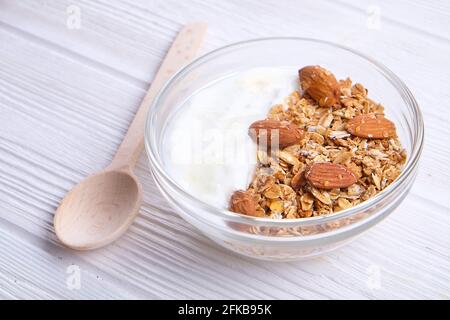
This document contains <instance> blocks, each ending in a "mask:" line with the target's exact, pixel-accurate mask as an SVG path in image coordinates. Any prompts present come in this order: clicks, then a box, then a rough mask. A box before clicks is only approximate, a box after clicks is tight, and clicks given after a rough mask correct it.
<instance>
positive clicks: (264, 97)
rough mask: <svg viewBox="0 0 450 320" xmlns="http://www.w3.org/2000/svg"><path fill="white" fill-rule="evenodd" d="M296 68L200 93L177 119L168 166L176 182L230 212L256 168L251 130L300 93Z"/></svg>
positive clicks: (245, 75)
mask: <svg viewBox="0 0 450 320" xmlns="http://www.w3.org/2000/svg"><path fill="white" fill-rule="evenodd" d="M292 70H295V69H293V68H289V69H269V68H258V69H251V70H248V71H245V72H241V73H238V74H235V75H232V76H230V77H227V78H224V79H221V80H219V81H217V82H214V83H212V84H211V85H209V86H206V87H204V88H202V89H201V90H199V91H198V92H196V93H195V94H194V95H193V96H192V97H191V98H190V99H189V100H188V101H186V103H185V104H184V105H182V106H181V107H180V111H179V112H178V113H177V114H176V115H175V117H174V118H173V119H172V120H171V122H170V124H169V126H168V128H167V131H166V132H167V134H166V136H165V140H166V141H165V144H164V145H165V150H164V162H165V167H166V168H167V170H168V172H169V174H170V175H171V176H172V178H173V179H174V180H175V181H176V182H177V183H178V184H179V185H180V186H181V187H182V188H184V189H185V190H186V191H188V192H189V193H190V194H192V195H193V196H195V197H197V198H199V199H200V200H202V201H204V202H206V203H209V204H211V205H213V206H216V207H219V208H227V207H228V200H229V197H230V195H231V193H232V192H233V191H235V190H238V189H246V188H247V187H248V184H249V183H250V181H251V179H252V175H253V171H254V167H255V163H256V145H255V143H253V141H252V140H251V139H250V137H249V136H248V127H249V125H250V124H251V123H252V122H254V121H256V120H261V119H265V118H266V115H267V112H268V111H269V109H270V107H271V106H273V105H274V104H279V103H284V99H285V98H286V97H287V96H288V95H289V94H290V93H292V91H294V90H296V89H297V88H298V82H297V81H298V80H297V76H296V74H295V72H293V71H292Z"/></svg>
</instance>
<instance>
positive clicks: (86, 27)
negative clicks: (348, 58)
mask: <svg viewBox="0 0 450 320" xmlns="http://www.w3.org/2000/svg"><path fill="white" fill-rule="evenodd" d="M192 20H204V21H208V22H209V24H210V30H209V34H208V38H207V41H206V44H205V46H204V50H203V52H207V51H209V50H211V49H214V48H217V47H220V46H222V45H225V44H229V43H232V42H236V41H241V40H246V39H251V38H257V37H267V36H307V37H314V38H320V39H325V40H330V41H333V42H337V43H341V44H344V45H347V46H350V47H353V48H355V49H357V50H360V51H362V52H364V53H366V54H367V55H369V56H372V57H373V58H375V59H376V60H379V61H381V62H382V63H384V64H385V65H387V66H388V67H389V68H390V69H391V70H393V71H394V72H395V73H396V74H397V75H398V76H399V77H400V78H402V79H403V80H404V81H405V82H406V84H407V85H408V86H409V87H410V89H411V90H412V92H413V94H414V95H415V96H416V98H417V100H418V102H419V104H420V105H421V108H422V111H423V114H424V118H425V124H426V130H425V135H426V138H425V149H424V152H423V156H422V160H421V164H420V169H419V174H418V177H417V180H416V182H415V184H414V187H413V188H412V190H411V192H410V194H409V195H408V197H407V198H406V199H405V201H404V202H403V203H402V204H401V206H400V207H399V208H398V209H397V210H396V212H394V213H393V214H392V215H391V216H390V217H389V218H387V219H385V220H384V221H383V222H382V223H380V224H378V225H377V226H376V227H374V228H373V229H371V230H370V231H369V232H367V233H366V234H365V235H363V236H362V237H361V238H359V239H358V240H357V241H355V242H353V243H352V244H350V245H348V246H346V247H344V248H342V249H340V250H338V251H336V252H333V253H330V254H328V255H326V256H323V257H320V258H317V259H314V260H310V261H303V262H290V263H273V262H262V261H256V260H252V259H249V258H243V257H240V256H236V255H234V254H232V253H230V252H228V251H225V250H224V249H221V248H219V247H217V246H216V245H214V244H213V243H211V241H209V240H208V239H207V238H205V237H204V236H203V235H201V234H200V233H199V232H197V231H196V230H195V229H194V228H193V227H191V226H190V225H189V224H187V223H186V222H185V221H183V220H182V219H181V218H179V217H178V216H177V215H176V214H175V213H174V212H173V211H172V209H171V208H170V207H169V206H168V204H167V203H166V201H165V200H164V199H163V198H162V196H161V195H160V193H159V191H158V190H157V189H156V187H155V185H154V183H153V181H152V178H151V177H150V174H149V172H148V167H147V161H146V160H145V156H144V155H143V156H142V158H141V161H140V164H139V166H138V169H137V172H138V175H139V177H140V179H141V180H142V182H143V184H144V189H145V202H144V205H143V206H142V210H141V213H140V215H139V217H138V219H137V220H136V222H135V223H134V224H133V226H132V227H131V229H130V231H129V232H128V233H127V234H126V235H125V236H124V237H123V238H122V239H120V240H119V241H118V242H116V243H115V244H113V245H111V246H109V247H107V248H104V249H100V250H97V251H93V252H85V253H79V252H73V251H70V250H67V249H65V248H63V247H61V246H60V245H59V244H58V242H57V240H56V238H55V235H54V232H53V226H52V219H53V214H54V211H55V208H56V207H57V205H58V203H59V202H60V200H61V198H62V197H63V196H64V194H65V193H66V191H67V190H69V189H70V188H71V187H72V186H73V185H74V184H76V183H77V182H79V181H80V180H81V179H83V177H85V176H86V175H88V174H90V173H92V172H94V171H97V170H99V169H101V168H102V167H104V166H105V165H106V164H107V163H108V161H110V160H111V158H112V156H113V154H114V152H115V150H116V148H117V147H118V144H119V143H120V141H121V139H122V137H123V135H124V133H125V131H126V129H127V126H128V125H129V122H130V120H131V119H132V117H133V114H134V112H135V110H136V108H137V106H138V105H139V102H140V100H141V99H142V97H143V95H144V93H145V90H146V88H147V87H148V85H149V84H150V83H151V81H152V78H153V76H154V74H155V72H156V69H157V67H158V65H159V63H160V62H161V60H162V58H163V56H164V54H165V52H166V50H167V49H168V47H169V45H170V43H171V41H172V40H173V38H174V36H175V35H176V33H177V32H178V30H179V29H180V28H181V26H182V25H183V24H184V23H186V22H188V21H192ZM449 29H450V2H448V1H425V0H414V1H406V0H401V1H377V0H372V1H357V2H356V1H312V0H311V1H288V0H280V1H276V0H272V1H259V0H246V1H241V0H233V1H213V0H211V1H205V0H194V1H178V0H176V1H175V0H170V1H167V0H153V1H150V0H149V1H145V0H140V1H132V0H123V1H106V0H98V1H88V0H73V1H63V0H58V1H50V0H49V1H47V0H34V1H32V0H29V1H24V0H22V1H14V0H0V298H6V299H8V298H39V299H41V298H95V299H110V298H150V299H152V298H195V299H197V298H225V299H227V298H245V299H264V298H287V299H298V298H301V299H307V298H319V299H328V298H337V299H347V298H358V299H359V298H361V299H366V298H367V299H372V298H388V299H393V298H401V299H406V298H414V299H416V298H433V299H449V298H450V230H449V227H450V165H449V162H450V152H449V144H450V142H449V141H450V116H449V114H450V90H449V83H450V72H449V71H450V34H449V31H450V30H449Z"/></svg>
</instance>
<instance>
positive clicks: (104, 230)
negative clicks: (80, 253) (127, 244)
mask: <svg viewBox="0 0 450 320" xmlns="http://www.w3.org/2000/svg"><path fill="white" fill-rule="evenodd" d="M141 202H142V192H141V184H140V183H139V181H138V180H137V179H136V177H135V176H134V175H133V174H132V173H131V172H126V171H103V172H100V173H97V174H95V175H92V176H90V177H88V178H86V179H85V180H83V181H82V182H81V183H80V184H78V185H77V186H75V187H74V188H73V189H72V190H71V191H70V192H69V193H68V194H67V195H66V196H65V198H64V200H63V202H62V204H61V206H60V207H59V208H58V210H57V211H56V215H55V221H54V226H55V232H56V235H57V236H58V238H59V239H60V240H61V242H62V243H63V244H64V245H66V246H68V247H70V248H73V249H77V250H90V249H95V248H99V247H101V246H103V245H105V244H108V243H110V242H112V241H114V240H116V239H117V238H118V237H120V236H121V235H122V234H123V233H124V232H125V231H126V230H127V229H128V227H129V226H130V224H131V223H132V222H133V220H134V218H135V217H136V215H137V214H138V211H139V207H140V205H141ZM61 212H64V214H60V213H61Z"/></svg>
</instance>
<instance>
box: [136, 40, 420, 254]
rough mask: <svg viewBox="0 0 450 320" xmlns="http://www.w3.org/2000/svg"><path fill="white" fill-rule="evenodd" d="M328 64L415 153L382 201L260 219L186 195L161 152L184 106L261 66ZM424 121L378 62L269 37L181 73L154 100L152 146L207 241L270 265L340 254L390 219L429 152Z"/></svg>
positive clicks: (156, 165) (175, 195) (149, 128)
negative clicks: (358, 86)
mask: <svg viewBox="0 0 450 320" xmlns="http://www.w3.org/2000/svg"><path fill="white" fill-rule="evenodd" d="M306 65H322V66H324V67H325V68H327V69H329V70H332V72H333V73H334V74H335V75H336V77H337V78H338V79H343V78H345V77H347V76H349V77H351V78H352V80H354V81H355V82H360V83H362V84H363V85H364V86H365V87H366V88H368V89H369V96H370V97H371V98H372V99H374V100H375V101H378V102H380V103H382V104H383V105H384V106H385V109H386V114H387V117H388V118H390V119H391V120H392V121H393V122H394V123H395V124H396V127H397V132H398V134H399V137H400V139H401V141H402V144H403V147H404V148H405V149H406V151H407V154H408V159H407V162H406V164H405V166H404V169H403V171H402V173H401V174H400V176H399V177H398V178H397V180H395V181H394V182H393V183H392V184H391V185H389V186H388V187H387V188H386V189H384V190H383V191H381V192H380V193H378V194H377V195H376V196H375V197H373V198H371V199H369V200H367V201H365V202H363V203H361V204H359V205H357V206H355V207H352V208H349V209H346V210H344V211H340V212H338V213H334V214H331V215H326V216H317V217H311V218H303V219H289V220H273V219H268V218H254V217H249V216H244V215H240V214H236V213H233V212H230V211H228V210H226V209H221V208H217V207H214V206H211V205H209V204H207V203H205V202H202V201H201V200H199V199H197V198H196V197H194V196H192V195H191V194H190V193H189V191H188V190H184V189H183V188H182V187H180V185H179V184H178V183H177V182H176V181H175V180H174V179H173V178H172V177H171V176H170V175H169V174H168V172H167V170H166V167H165V163H164V161H163V157H162V152H163V144H164V136H165V134H166V133H167V132H166V130H165V129H166V128H167V125H168V123H169V122H170V120H171V117H172V116H173V115H174V114H175V112H176V111H177V108H178V107H179V106H180V105H182V104H183V102H184V101H186V99H188V98H189V97H190V96H191V95H192V94H193V93H195V92H196V91H197V90H199V89H200V88H203V87H204V86H205V85H207V84H209V83H212V82H214V81H215V80H217V79H220V78H223V77H226V76H228V75H231V74H233V73H236V72H241V71H245V70H247V69H251V68H257V67H271V68H286V67H291V68H292V69H293V72H297V70H298V69H299V68H301V67H303V66H306ZM423 135H424V127H423V119H422V115H421V112H420V110H419V106H418V104H417V102H416V100H415V99H414V97H413V95H412V94H411V92H410V91H409V89H408V88H407V87H406V86H405V84H404V83H403V82H402V81H401V80H400V79H399V78H398V77H397V76H396V75H395V74H394V73H393V72H392V71H390V70H389V69H387V68H386V67H384V66H383V65H382V64H380V63H378V62H376V61H374V60H372V59H371V58H369V57H367V56H365V55H363V54H361V53H359V52H356V51H354V50H352V49H349V48H346V47H343V46H341V45H338V44H334V43H330V42H326V41H320V40H314V39H307V38H267V39H257V40H251V41H246V42H241V43H237V44H232V45H229V46H226V47H223V48H221V49H217V50H215V51H212V52H210V53H208V54H206V55H204V56H202V57H200V58H198V59H196V60H195V61H193V62H192V63H190V64H189V65H187V66H186V67H184V68H183V69H181V70H180V71H179V72H178V73H177V74H175V75H174V76H173V77H172V78H171V79H170V80H169V81H168V83H167V84H166V85H165V87H164V88H163V89H162V90H161V92H160V93H159V95H158V96H157V97H156V98H155V100H154V102H153V105H152V106H151V108H150V111H149V114H148V118H147V124H146V129H145V146H146V150H147V154H148V158H149V161H150V169H151V173H152V175H153V177H154V180H155V183H156V184H157V186H158V187H159V189H160V191H161V193H162V194H163V195H164V196H165V197H166V199H167V200H168V202H169V203H170V204H171V205H172V206H173V208H174V209H175V210H176V212H177V213H178V214H179V215H180V216H181V217H183V218H184V219H185V220H186V221H188V222H189V223H191V224H192V225H194V226H195V227H197V228H198V229H199V230H200V231H201V232H203V233H204V234H205V235H206V236H207V237H209V238H210V239H211V240H213V241H215V242H216V243H218V244H220V245H221V246H224V247H225V248H228V249H230V250H232V251H234V252H237V253H240V254H243V255H246V256H250V257H254V258H258V259H266V260H280V261H286V260H298V259H305V258H311V257H314V256H317V255H320V254H323V253H326V252H329V251H331V250H334V249H336V248H338V247H340V246H342V245H344V244H346V243H348V242H349V241H350V240H352V239H354V238H355V237H356V236H358V235H360V234H361V233H362V232H364V231H366V230H368V229H369V228H371V227H372V226H374V225H375V224H376V223H378V222H379V221H381V220H382V219H383V218H385V217H387V216H388V215H389V214H390V213H391V212H393V211H394V209H395V208H396V207H397V206H398V205H399V204H400V203H401V202H402V201H403V199H404V198H405V196H406V195H407V193H408V191H409V189H410V188H411V185H412V184H413V181H414V179H415V176H416V171H417V166H418V160H419V157H420V154H421V151H422V147H423Z"/></svg>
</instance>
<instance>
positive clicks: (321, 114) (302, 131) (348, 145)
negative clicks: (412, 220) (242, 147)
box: [230, 66, 406, 219]
mask: <svg viewBox="0 0 450 320" xmlns="http://www.w3.org/2000/svg"><path fill="white" fill-rule="evenodd" d="M302 77H303V78H302ZM328 80H329V81H330V83H323V81H328ZM334 81H335V78H334V75H332V74H331V73H330V72H329V71H327V70H325V69H323V68H321V67H319V66H308V67H305V68H303V69H301V70H300V84H301V86H302V88H301V89H300V87H299V90H297V91H294V92H293V93H292V94H291V95H290V96H288V97H287V98H286V99H285V101H284V103H283V104H279V105H275V106H273V107H272V108H271V109H270V110H269V112H268V115H267V119H265V120H261V121H258V124H261V123H262V124H264V122H265V121H266V122H267V121H268V122H269V123H270V127H269V128H268V129H269V130H273V129H274V128H278V127H279V128H282V131H281V132H280V134H279V136H280V140H281V139H283V140H282V141H281V142H282V143H279V146H276V147H274V146H273V145H270V146H269V148H261V147H260V146H259V144H258V151H257V155H256V156H257V166H256V169H255V174H254V178H253V181H252V182H251V183H250V185H249V186H248V188H247V190H245V191H237V192H235V194H234V195H233V197H232V198H233V201H234V203H236V201H238V200H236V197H237V196H236V195H237V194H238V192H239V193H240V194H241V195H242V194H245V197H248V196H250V197H251V199H252V201H249V200H248V199H247V201H246V202H245V203H246V204H248V203H251V204H254V206H255V207H254V208H248V207H247V208H246V210H236V205H234V206H233V205H231V206H230V209H231V210H232V211H235V212H238V213H242V214H249V215H252V216H258V217H266V218H273V219H295V218H308V217H312V216H319V215H325V214H331V213H334V212H338V211H341V210H345V209H348V208H351V207H353V206H356V205H358V204H359V203H361V202H362V201H365V200H367V199H369V198H371V197H373V196H375V195H376V194H377V193H379V192H380V191H382V190H383V189H385V188H386V187H387V186H388V185H389V184H391V183H392V182H393V181H394V180H395V179H396V178H397V177H398V176H399V174H400V172H401V170H402V167H403V165H404V163H405V162H406V152H405V150H404V149H403V148H402V146H401V143H400V141H399V138H398V136H397V134H396V131H395V126H394V124H393V123H392V122H391V121H389V120H388V119H386V118H385V117H384V107H383V106H382V105H381V104H380V103H377V102H375V101H373V100H371V99H370V98H369V97H368V90H367V89H366V88H364V86H363V85H362V84H359V83H356V84H353V83H352V81H351V80H350V79H349V78H347V79H344V80H340V81H337V80H336V83H335V82H334ZM305 85H307V88H305ZM327 90H328V91H327ZM330 90H331V91H330ZM336 90H338V92H339V95H338V99H335V97H336ZM277 122H278V124H277ZM251 128H252V127H251ZM262 128H263V126H259V127H258V130H260V129H262ZM289 130H290V131H289ZM295 130H296V131H295ZM260 131H261V130H260ZM266 134H267V135H268V136H269V134H270V133H266ZM250 135H251V136H252V137H256V138H258V137H259V135H260V134H259V132H258V133H257V134H255V133H254V132H253V135H252V134H251V133H250ZM293 137H294V138H293ZM256 138H255V141H256V142H258V141H257V139H256ZM266 140H267V139H266ZM277 147H279V148H277ZM267 149H269V150H267ZM315 164H316V165H315ZM317 164H326V165H317Z"/></svg>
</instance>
